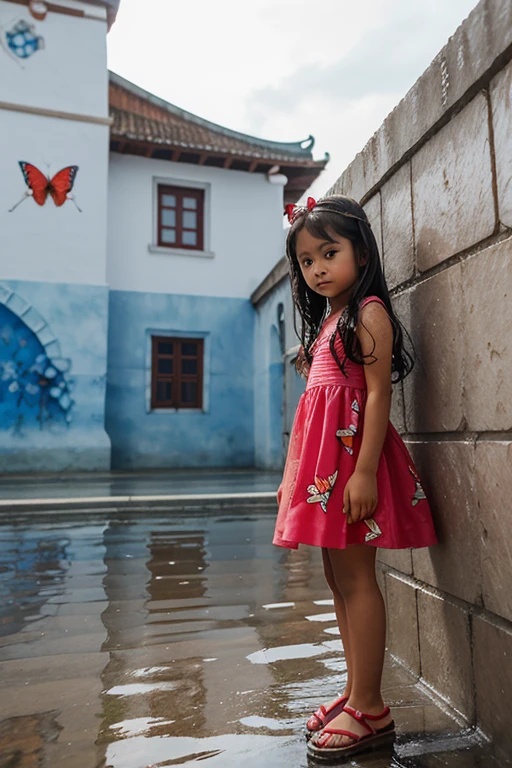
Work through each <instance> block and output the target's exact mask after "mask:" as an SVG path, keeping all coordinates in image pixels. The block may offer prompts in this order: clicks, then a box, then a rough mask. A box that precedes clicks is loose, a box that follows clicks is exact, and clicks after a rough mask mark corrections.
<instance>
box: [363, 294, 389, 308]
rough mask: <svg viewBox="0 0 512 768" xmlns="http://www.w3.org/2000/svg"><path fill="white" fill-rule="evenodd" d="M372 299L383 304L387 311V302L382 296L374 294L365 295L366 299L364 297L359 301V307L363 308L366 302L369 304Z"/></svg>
mask: <svg viewBox="0 0 512 768" xmlns="http://www.w3.org/2000/svg"><path fill="white" fill-rule="evenodd" d="M371 301H378V302H379V303H380V304H382V306H383V307H384V309H385V310H386V311H387V307H386V305H385V303H384V302H383V300H382V299H381V298H380V296H374V295H372V296H365V297H364V299H362V300H361V301H360V302H359V309H360V310H361V309H362V308H363V307H364V306H365V305H366V304H369V303H370V302H371Z"/></svg>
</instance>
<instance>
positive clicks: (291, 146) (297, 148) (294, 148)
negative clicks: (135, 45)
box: [109, 70, 315, 160]
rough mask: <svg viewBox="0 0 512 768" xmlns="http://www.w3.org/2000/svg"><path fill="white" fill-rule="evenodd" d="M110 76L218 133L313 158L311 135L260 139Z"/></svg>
mask: <svg viewBox="0 0 512 768" xmlns="http://www.w3.org/2000/svg"><path fill="white" fill-rule="evenodd" d="M109 77H110V82H111V83H112V84H113V85H117V86H119V87H120V88H124V89H125V90H127V91H129V92H130V93H132V94H133V95H134V96H138V97H139V98H141V99H143V100H145V101H148V102H150V103H151V104H154V105H155V106H157V107H159V108H160V109H164V110H165V111H167V112H169V113H170V114H172V115H174V116H176V117H179V118H181V119H183V120H187V121H188V122H191V123H195V124H196V125H200V126H201V127H203V128H207V129H209V130H211V131H215V132H216V133H220V134H222V135H223V136H227V137H229V138H232V139H236V140H238V141H247V142H249V143H251V144H254V145H256V146H260V147H262V148H266V149H267V150H268V151H270V150H272V149H273V150H274V151H275V152H284V153H287V154H294V155H297V156H298V157H303V158H308V159H310V160H312V159H313V147H314V144H315V139H314V137H313V136H311V135H310V136H308V138H307V139H304V140H302V141H296V142H281V141H269V140H267V139H260V138H258V137H257V136H251V135H250V134H247V133H242V132H241V131H233V130H231V129H230V128H226V127H225V126H223V125H219V124H218V123H214V122H212V121H210V120H206V119H205V118H203V117H199V116H198V115H195V114H194V113H192V112H187V111H186V110H185V109H181V107H177V106H176V105H175V104H171V103H170V102H168V101H165V99H161V98H160V97H159V96H155V95H154V94H152V93H150V92H149V91H146V90H144V88H140V87H139V86H138V85H135V84H134V83H132V82H130V81H129V80H126V79H125V78H124V77H121V75H118V74H117V73H115V72H112V71H111V70H110V71H109Z"/></svg>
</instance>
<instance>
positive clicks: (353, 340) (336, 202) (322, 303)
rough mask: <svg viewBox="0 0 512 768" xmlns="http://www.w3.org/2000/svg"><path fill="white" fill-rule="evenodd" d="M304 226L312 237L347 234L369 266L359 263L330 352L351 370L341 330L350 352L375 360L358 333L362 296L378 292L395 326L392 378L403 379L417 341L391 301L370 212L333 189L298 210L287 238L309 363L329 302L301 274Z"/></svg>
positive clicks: (356, 359)
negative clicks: (338, 344)
mask: <svg viewBox="0 0 512 768" xmlns="http://www.w3.org/2000/svg"><path fill="white" fill-rule="evenodd" d="M343 214H348V215H343ZM304 227H305V228H306V229H307V231H308V232H309V234H310V235H312V236H313V237H317V238H319V239H321V240H327V241H329V242H334V240H333V238H332V233H333V232H334V233H336V234H337V235H340V236H342V237H346V238H347V239H348V240H351V241H352V243H353V246H354V254H355V257H356V263H359V260H360V259H361V261H365V263H364V266H359V278H358V280H357V282H356V284H355V286H354V289H353V291H352V294H351V296H350V299H349V302H348V305H347V306H346V307H345V309H344V310H343V312H342V313H341V315H340V317H339V319H338V322H337V324H336V330H335V331H334V333H333V335H332V337H331V339H330V349H331V353H332V355H333V357H334V359H335V360H336V363H337V364H338V366H339V368H340V369H341V371H342V373H343V374H344V375H347V374H346V371H345V359H346V358H345V357H344V359H343V360H340V359H339V356H338V354H337V352H336V349H335V341H336V337H337V336H339V338H340V339H341V341H342V343H343V349H344V351H345V355H346V357H348V358H349V359H350V360H352V361H353V362H355V363H363V364H364V362H365V358H366V357H373V360H371V361H370V362H374V361H375V359H376V358H375V357H374V356H373V355H372V354H371V353H370V354H369V355H363V354H362V350H361V345H360V343H359V339H358V338H357V335H356V326H357V323H358V319H359V303H360V302H361V300H362V299H364V298H365V297H366V296H378V297H379V298H380V299H382V301H383V302H384V304H385V305H386V309H387V311H388V315H389V318H390V320H391V323H392V326H393V352H392V365H391V380H392V381H393V383H396V382H398V381H402V380H403V379H405V377H406V376H407V375H408V374H409V373H410V372H411V371H412V369H413V366H414V346H413V343H412V340H411V337H410V336H409V334H408V332H407V330H406V329H405V328H404V327H403V325H402V323H401V322H400V320H399V319H398V318H397V316H396V315H395V313H394V311H393V307H392V306H391V300H390V298H389V292H388V288H387V285H386V281H385V279H384V274H383V272H382V266H381V262H380V257H379V248H378V246H377V243H376V240H375V236H374V234H373V232H372V230H371V226H370V224H369V222H368V218H367V216H366V213H365V212H364V210H363V208H361V206H360V205H359V204H358V203H356V201H355V200H353V199H352V198H350V197H345V196H344V195H331V196H329V197H325V198H324V199H323V200H319V201H318V203H317V204H316V205H315V206H314V207H313V208H312V209H311V210H308V209H307V208H305V209H304V210H299V211H298V212H297V213H296V215H295V218H294V221H293V224H292V226H291V227H290V230H289V232H288V237H287V239H286V255H287V258H288V264H289V271H290V281H291V285H292V296H293V302H294V305H295V308H296V310H297V311H298V313H299V315H300V317H301V325H300V330H299V329H298V328H297V315H296V313H294V325H295V332H296V333H297V336H298V337H299V338H300V340H301V343H302V347H303V350H304V356H305V358H306V361H307V363H308V364H311V361H312V354H311V347H312V345H313V343H314V341H315V339H316V338H317V336H318V334H319V332H320V329H321V327H322V324H323V322H324V320H325V318H326V317H327V314H328V309H329V302H328V300H327V299H326V298H325V297H323V296H321V295H320V294H318V293H316V291H313V290H312V289H311V288H309V286H308V285H307V283H306V281H305V280H304V277H303V275H302V271H301V268H300V265H299V262H298V259H297V251H296V243H297V235H298V234H299V232H300V231H301V229H303V228H304ZM402 328H403V329H404V331H405V333H406V335H407V338H408V340H409V342H410V345H411V349H412V354H411V353H410V352H409V351H408V350H406V349H405V345H404V337H403V334H402ZM372 338H373V337H372ZM374 344H375V339H374ZM374 348H375V346H374ZM300 362H301V361H300V360H298V361H297V367H298V369H299V368H300Z"/></svg>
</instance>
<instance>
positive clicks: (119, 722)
mask: <svg viewBox="0 0 512 768" xmlns="http://www.w3.org/2000/svg"><path fill="white" fill-rule="evenodd" d="M104 541H105V547H106V555H105V564H106V567H107V574H106V576H105V580H104V586H105V591H106V593H107V595H108V598H109V604H108V608H107V609H106V610H105V611H104V613H103V615H102V619H103V622H104V624H105V627H106V628H107V631H108V638H107V641H106V643H105V645H104V647H103V650H104V651H108V652H109V656H110V660H109V663H108V664H107V666H106V667H105V669H104V672H103V675H102V679H103V682H104V688H105V691H106V693H105V695H104V697H103V712H104V720H103V725H102V735H101V741H102V742H105V743H106V742H107V741H111V740H112V739H113V738H115V736H116V735H118V736H124V737H126V733H127V730H128V732H129V731H130V728H133V727H135V724H134V721H137V727H138V728H140V727H142V730H144V727H143V726H141V723H144V722H149V721H152V722H153V723H154V727H153V729H152V733H153V734H156V735H158V734H160V733H161V734H167V733H169V730H171V731H172V732H173V733H174V731H175V727H176V726H174V725H173V724H174V723H178V724H179V723H180V722H181V721H187V720H188V724H189V725H190V720H189V718H190V716H191V714H193V716H194V723H195V724H196V725H199V724H200V723H201V717H202V712H203V711H204V698H205V697H204V688H203V682H202V660H201V658H195V657H194V655H193V653H192V654H191V653H190V651H191V649H192V648H191V645H192V644H193V638H194V632H195V631H196V629H201V627H202V624H203V622H202V621H200V618H201V617H202V615H203V614H204V607H205V598H204V595H205V592H206V586H205V578H206V577H205V573H204V571H205V568H206V566H207V562H206V550H205V545H204V541H205V535H204V531H203V530H202V527H201V525H198V526H197V527H196V526H193V525H192V526H190V525H188V524H187V525H186V526H180V525H179V523H178V524H177V523H176V521H173V522H172V525H169V524H168V523H167V522H165V521H164V522H162V523H161V524H158V523H157V524H154V523H152V524H151V523H147V524H146V523H145V522H144V521H141V522H138V523H134V524H131V523H130V522H129V521H128V520H126V521H124V522H120V521H116V522H111V524H110V525H109V528H108V531H106V533H105V539H104ZM158 722H160V723H162V725H161V726H160V727H159V726H158ZM177 727H178V728H179V725H178V726H177ZM126 729H127V730H126Z"/></svg>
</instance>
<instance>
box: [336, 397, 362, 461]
mask: <svg viewBox="0 0 512 768" xmlns="http://www.w3.org/2000/svg"><path fill="white" fill-rule="evenodd" d="M351 407H352V423H351V424H349V426H348V428H347V429H338V431H337V432H336V437H337V438H338V440H339V441H340V442H341V444H342V445H343V447H344V448H345V450H346V451H347V453H350V455H351V456H352V454H353V453H354V436H355V435H357V422H358V420H359V410H360V409H359V403H358V402H357V400H353V402H352V406H351Z"/></svg>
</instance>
